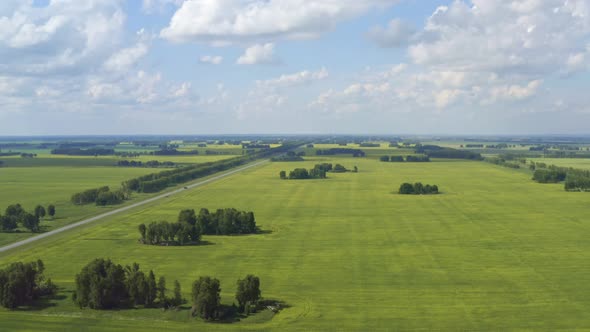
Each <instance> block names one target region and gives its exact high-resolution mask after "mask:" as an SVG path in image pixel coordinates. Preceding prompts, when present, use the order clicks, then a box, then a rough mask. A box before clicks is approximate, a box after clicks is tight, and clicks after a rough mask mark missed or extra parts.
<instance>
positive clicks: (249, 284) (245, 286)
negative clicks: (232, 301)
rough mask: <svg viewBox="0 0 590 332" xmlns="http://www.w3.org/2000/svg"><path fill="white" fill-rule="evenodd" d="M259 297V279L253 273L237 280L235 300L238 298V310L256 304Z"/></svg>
mask: <svg viewBox="0 0 590 332" xmlns="http://www.w3.org/2000/svg"><path fill="white" fill-rule="evenodd" d="M259 299H260V279H259V278H258V277H256V276H254V275H251V274H249V275H247V276H246V278H244V279H239V280H238V289H237V291H236V300H238V304H239V310H240V311H241V312H243V311H244V309H246V308H247V306H249V305H251V304H253V305H256V304H258V300H259Z"/></svg>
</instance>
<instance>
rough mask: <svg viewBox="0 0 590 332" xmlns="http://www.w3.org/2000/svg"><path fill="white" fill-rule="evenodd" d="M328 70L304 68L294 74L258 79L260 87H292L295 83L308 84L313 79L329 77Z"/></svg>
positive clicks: (318, 79)
mask: <svg viewBox="0 0 590 332" xmlns="http://www.w3.org/2000/svg"><path fill="white" fill-rule="evenodd" d="M328 75H329V74H328V70H327V69H326V68H322V69H320V70H318V71H309V70H304V71H300V72H298V73H294V74H285V75H281V76H279V77H277V78H273V79H269V80H264V81H257V82H256V84H257V85H258V86H259V87H273V88H278V87H291V86H295V85H302V84H308V83H311V82H313V81H320V80H323V79H325V78H327V77H328Z"/></svg>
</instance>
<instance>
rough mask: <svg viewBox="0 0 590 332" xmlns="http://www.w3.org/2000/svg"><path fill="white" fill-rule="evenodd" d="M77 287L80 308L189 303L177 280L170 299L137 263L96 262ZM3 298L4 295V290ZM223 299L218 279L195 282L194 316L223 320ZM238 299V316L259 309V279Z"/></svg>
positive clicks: (241, 287)
mask: <svg viewBox="0 0 590 332" xmlns="http://www.w3.org/2000/svg"><path fill="white" fill-rule="evenodd" d="M35 266H36V265H35ZM2 277H3V274H2V272H0V285H2V281H3V279H2ZM156 280H157V281H156ZM75 285H76V290H75V291H74V293H73V295H72V300H73V301H74V303H75V304H77V305H78V306H80V308H90V309H95V310H107V309H130V308H135V307H137V306H143V307H145V308H153V307H162V308H170V307H178V306H180V305H182V304H183V303H185V302H186V300H185V299H183V297H182V289H181V286H180V283H179V282H178V280H175V281H174V289H173V293H172V296H169V295H168V294H167V293H169V292H168V291H169V289H168V288H167V287H166V278H165V277H163V276H161V277H159V278H158V279H156V275H155V273H154V271H153V270H150V271H149V272H148V273H145V272H143V271H141V269H140V266H139V264H137V263H133V264H132V265H131V266H129V265H127V266H125V267H123V266H122V265H120V264H116V263H114V262H113V261H111V260H110V259H104V258H97V259H95V260H93V261H91V262H90V263H88V264H87V265H86V266H84V267H83V268H82V270H81V271H80V273H78V274H77V275H76V278H75ZM0 294H3V293H2V288H0ZM220 295H221V284H220V282H219V280H218V279H216V278H212V277H209V276H201V277H199V278H198V279H196V280H194V281H193V283H192V289H191V300H192V301H191V302H192V310H191V314H192V315H193V316H198V317H200V318H202V319H204V320H208V321H211V320H215V319H219V318H223V315H224V312H223V310H222V306H221V296H220ZM235 298H236V300H237V302H238V307H237V310H238V312H242V313H245V314H249V313H250V312H251V311H252V309H255V308H256V307H257V306H258V304H259V301H260V299H261V291H260V279H259V278H258V277H257V276H254V275H247V276H246V277H245V278H244V279H240V280H238V281H237V290H236V295H235Z"/></svg>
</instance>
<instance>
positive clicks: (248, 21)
mask: <svg viewBox="0 0 590 332" xmlns="http://www.w3.org/2000/svg"><path fill="white" fill-rule="evenodd" d="M396 2H397V0H363V1H358V0H187V1H185V2H184V3H183V4H182V5H181V6H180V8H179V9H178V10H177V11H176V12H175V13H174V16H173V17H172V19H171V20H170V23H169V25H168V27H166V28H164V29H163V30H162V31H161V33H160V35H161V36H162V37H163V38H166V39H168V40H171V41H175V42H186V41H204V42H223V43H233V42H241V41H243V40H256V41H261V40H264V41H267V40H271V39H307V38H317V37H318V36H320V35H321V34H322V33H323V32H326V31H329V30H331V29H332V28H333V27H334V26H335V25H336V23H338V22H341V21H343V20H346V19H350V18H353V17H356V16H359V15H361V14H363V13H366V12H367V11H368V10H370V9H372V8H376V7H383V6H390V5H392V4H395V3H396Z"/></svg>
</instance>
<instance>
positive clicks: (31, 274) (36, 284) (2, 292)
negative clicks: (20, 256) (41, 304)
mask: <svg viewBox="0 0 590 332" xmlns="http://www.w3.org/2000/svg"><path fill="white" fill-rule="evenodd" d="M44 271H45V265H44V264H43V261H41V260H37V261H36V262H30V263H22V262H17V263H12V264H10V265H9V266H8V267H6V268H4V269H1V270H0V305H1V306H3V307H5V308H9V309H15V308H17V307H20V306H25V305H33V304H34V303H35V301H36V300H38V299H40V298H42V297H45V296H51V295H54V294H55V292H56V290H57V287H56V286H55V284H53V282H51V279H45V276H44V274H43V272H44Z"/></svg>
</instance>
